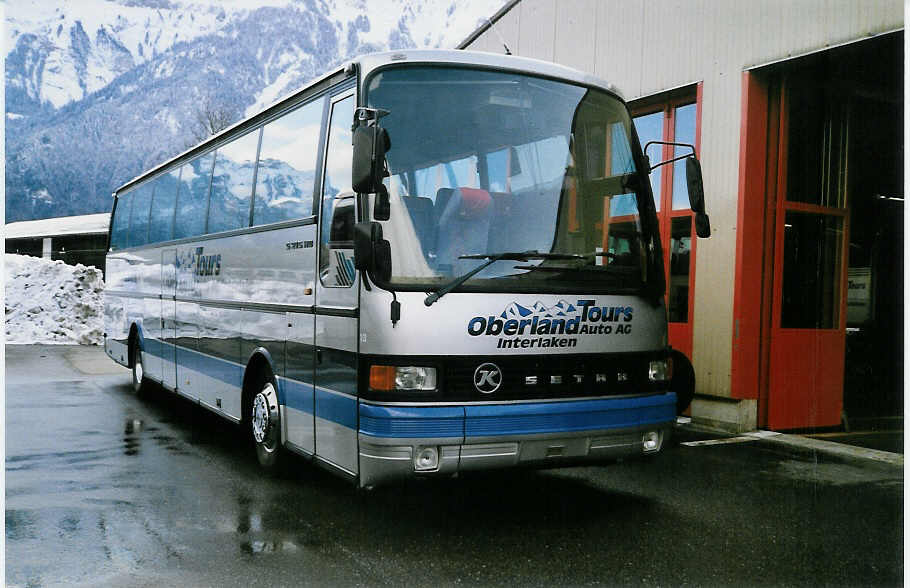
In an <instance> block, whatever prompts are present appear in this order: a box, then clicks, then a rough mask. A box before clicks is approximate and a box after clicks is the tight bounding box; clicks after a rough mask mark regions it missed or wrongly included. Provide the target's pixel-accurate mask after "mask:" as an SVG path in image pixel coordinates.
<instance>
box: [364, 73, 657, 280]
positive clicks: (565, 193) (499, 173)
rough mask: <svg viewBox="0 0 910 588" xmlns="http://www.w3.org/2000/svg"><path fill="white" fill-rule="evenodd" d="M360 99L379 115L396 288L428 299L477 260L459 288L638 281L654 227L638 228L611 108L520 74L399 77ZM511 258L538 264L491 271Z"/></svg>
mask: <svg viewBox="0 0 910 588" xmlns="http://www.w3.org/2000/svg"><path fill="white" fill-rule="evenodd" d="M367 99H368V102H367V103H368V105H369V106H371V107H376V108H382V109H385V110H387V111H389V112H390V114H388V115H387V116H385V117H383V118H382V125H383V126H384V127H385V128H386V129H387V130H388V132H389V136H390V138H391V144H392V146H391V149H390V150H389V152H388V155H387V161H388V165H389V172H390V177H389V178H387V180H386V186H387V188H388V189H389V194H390V200H391V215H390V219H389V220H388V221H384V222H383V225H384V226H383V229H384V230H383V234H384V236H385V237H386V238H387V239H389V241H390V243H391V250H392V279H391V283H392V285H393V286H394V287H396V288H399V289H404V290H418V289H422V290H428V291H430V290H434V289H437V288H440V287H441V286H443V285H444V284H447V283H450V282H451V281H452V280H453V279H457V278H458V277H459V276H463V275H465V274H466V273H468V272H470V271H471V270H473V269H476V268H478V267H479V266H480V265H481V264H484V263H488V264H489V265H488V266H487V267H485V268H484V269H483V270H482V271H480V272H478V273H477V274H475V275H473V276H471V277H470V279H468V280H466V281H464V283H463V284H460V285H459V289H461V290H464V291H487V292H495V291H554V292H559V291H566V292H571V291H593V292H616V293H620V292H622V293H628V292H634V291H638V290H640V289H641V288H642V287H643V286H644V285H645V283H646V282H647V280H648V275H649V273H650V272H653V270H651V269H650V266H651V264H652V262H653V259H652V256H654V255H655V253H654V246H653V245H654V242H655V241H656V239H654V236H653V235H649V234H648V231H649V230H650V229H649V228H648V227H653V226H655V223H653V222H642V217H643V215H653V214H654V213H653V205H652V204H651V200H650V198H651V197H650V193H649V185H648V182H647V176H646V175H644V174H643V173H641V172H640V170H638V169H637V167H636V158H635V157H633V150H632V123H631V120H630V118H629V116H628V112H627V110H626V108H625V106H624V105H623V104H622V102H621V101H620V100H619V99H617V98H616V97H614V96H612V95H610V94H608V93H607V92H602V91H599V90H595V89H592V88H586V87H582V86H578V85H573V84H569V83H565V82H559V81H553V80H549V79H543V78H537V77H533V76H528V75H522V74H517V73H510V72H502V71H488V70H480V69H470V68H463V67H439V66H410V67H407V66H404V67H397V68H394V69H385V70H382V71H380V72H379V73H376V74H374V75H373V77H372V78H371V79H370V80H369V82H368V84H367ZM367 212H368V213H371V210H367ZM370 217H371V218H372V215H370ZM521 252H533V253H534V254H536V255H532V254H529V255H526V256H519V255H515V254H513V255H506V256H504V258H503V259H500V260H497V261H493V262H492V263H489V261H490V260H491V259H493V258H494V257H495V256H497V255H502V254H504V253H521ZM553 254H555V255H553ZM653 273H656V272H653Z"/></svg>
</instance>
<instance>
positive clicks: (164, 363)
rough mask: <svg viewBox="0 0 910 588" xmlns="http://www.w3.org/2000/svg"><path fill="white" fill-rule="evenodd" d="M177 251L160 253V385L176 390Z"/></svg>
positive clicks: (170, 250)
mask: <svg viewBox="0 0 910 588" xmlns="http://www.w3.org/2000/svg"><path fill="white" fill-rule="evenodd" d="M176 300H177V250H176V249H165V250H164V251H162V252H161V314H160V315H159V316H160V318H161V323H160V324H161V345H160V349H161V372H160V373H161V383H162V384H164V385H165V386H167V387H168V388H170V389H171V390H176V389H177V357H176V351H175V345H176V343H177V313H176V310H177V301H176Z"/></svg>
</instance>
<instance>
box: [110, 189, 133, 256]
mask: <svg viewBox="0 0 910 588" xmlns="http://www.w3.org/2000/svg"><path fill="white" fill-rule="evenodd" d="M132 203H133V198H132V193H130V192H127V193H126V194H120V195H119V196H117V207H116V208H115V209H114V224H113V226H112V227H111V251H117V250H118V249H123V248H124V247H126V246H127V235H128V234H129V228H130V205H131V204H132Z"/></svg>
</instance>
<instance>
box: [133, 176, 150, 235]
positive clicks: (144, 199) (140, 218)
mask: <svg viewBox="0 0 910 588" xmlns="http://www.w3.org/2000/svg"><path fill="white" fill-rule="evenodd" d="M152 187H153V185H152V183H151V182H146V183H145V184H143V185H141V186H139V187H138V188H137V189H135V190H133V192H132V194H133V206H132V208H133V210H132V213H131V214H130V238H129V242H130V247H139V246H140V245H145V244H146V243H148V242H149V209H150V207H151V205H152Z"/></svg>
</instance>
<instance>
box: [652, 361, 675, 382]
mask: <svg viewBox="0 0 910 588" xmlns="http://www.w3.org/2000/svg"><path fill="white" fill-rule="evenodd" d="M672 377H673V363H672V362H671V361H670V360H669V359H655V360H653V361H652V362H651V363H650V364H649V365H648V379H649V380H651V381H652V382H666V381H668V380H670V379H671V378H672Z"/></svg>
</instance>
